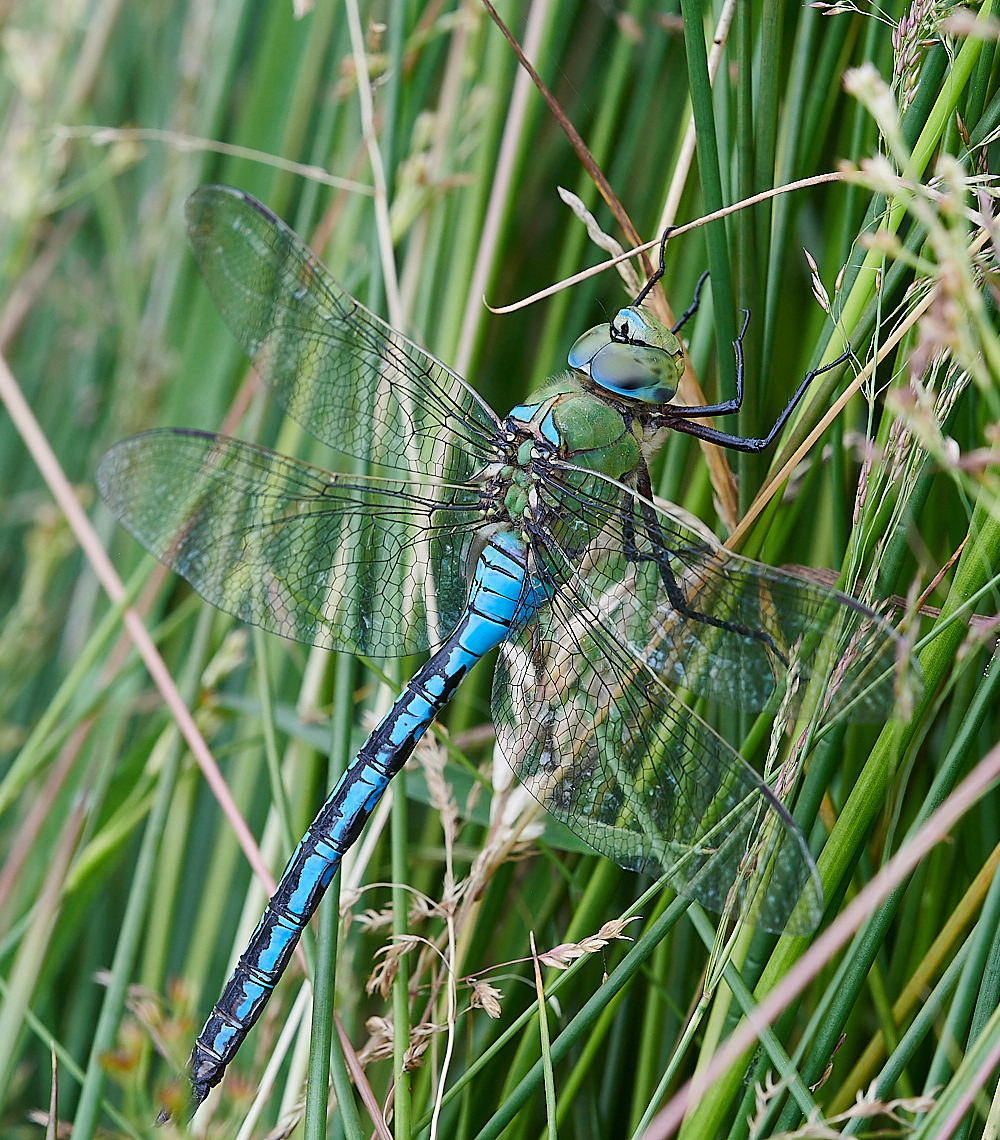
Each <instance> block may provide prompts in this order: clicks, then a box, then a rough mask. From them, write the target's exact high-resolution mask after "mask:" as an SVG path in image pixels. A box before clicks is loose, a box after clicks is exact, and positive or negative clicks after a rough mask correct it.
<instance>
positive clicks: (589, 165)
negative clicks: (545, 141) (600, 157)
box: [483, 0, 653, 278]
mask: <svg viewBox="0 0 1000 1140" xmlns="http://www.w3.org/2000/svg"><path fill="white" fill-rule="evenodd" d="M483 4H484V5H485V7H486V11H487V12H489V14H490V18H491V19H492V20H493V23H494V24H496V26H497V27H498V28H499V29H500V31H501V33H502V34H503V37H504V39H505V40H506V41H507V43H509V44H510V47H511V50H512V51H513V53H514V54H515V55H516V56H517V61H518V63H520V65H521V66H522V67H523V68H524V70H525V71H526V72H527V73H528V74H529V75H530V76H531V82H532V83H534V85H535V86H536V87H537V88H538V91H539V94H540V95H541V96H542V98H543V99H544V100H545V102H546V103H547V104H548V107H549V110H550V111H551V112H552V114H553V116H554V117H555V120H556V122H557V123H558V124H559V126H560V127H561V128H562V131H563V134H564V135H565V136H566V137H567V138H568V139H569V141H570V145H571V146H572V147H573V149H574V150H575V151H576V155H577V158H579V160H580V162H581V163H583V168H584V170H586V172H587V173H588V174H589V175H590V177H591V179H593V182H594V185H595V186H596V187H597V190H598V193H599V194H600V195H601V197H602V198H603V199H604V201H605V202H606V203H607V206H608V209H609V210H610V211H611V213H612V214H614V216H615V221H616V222H617V223H618V224H619V225H620V226H621V228H622V232H623V233H624V234H625V236H626V237H627V238H628V240H629V241H630V242H631V243H632V244H633V245H642V240H641V239H640V237H639V234H638V232H637V231H636V228H635V226H633V225H632V222H631V219H630V218H629V216H628V214H627V213H626V212H625V207H624V206H623V205H622V204H621V202H619V200H618V195H617V194H616V193H615V192H614V190H612V189H611V184H610V183H609V182H608V180H607V179H606V178H605V177H604V172H603V171H602V170H601V168H600V167H599V166H598V165H597V163H596V162H595V161H594V156H593V155H592V154H591V153H590V151H589V150H588V149H587V144H586V143H585V142H584V141H583V139H582V138H581V137H580V134H579V132H578V131H577V129H576V127H574V126H573V124H572V123H571V122H570V121H569V119H568V118H567V117H566V113H565V112H564V111H563V109H562V107H560V106H559V102H558V100H557V99H556V97H555V96H554V95H553V94H552V92H551V91H550V90H549V89H548V88H547V87H546V86H545V84H544V83H543V82H542V80H541V77H540V76H539V74H538V72H537V71H535V69H534V68H533V67H532V66H531V62H530V60H529V59H528V57H527V56H526V55H525V54H524V52H523V51H522V50H521V45H520V44H519V43H518V42H517V40H515V39H514V37H513V36H512V35H511V34H510V31H509V29H508V28H507V25H506V24H505V23H504V22H503V20H502V19H501V18H500V14H499V13H498V12H497V10H496V8H494V7H493V5H492V4H491V3H490V0H483ZM641 256H642V271H643V273H645V274H646V277H647V278H649V277H652V275H653V264H652V262H651V261H650V260H649V257H648V255H647V254H646V253H643V254H642V255H641Z"/></svg>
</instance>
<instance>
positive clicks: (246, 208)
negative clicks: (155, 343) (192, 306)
mask: <svg viewBox="0 0 1000 1140" xmlns="http://www.w3.org/2000/svg"><path fill="white" fill-rule="evenodd" d="M185 211H186V215H187V224H188V236H189V237H190V239H191V245H192V246H193V248H194V255H195V259H196V260H197V262H198V268H199V269H200V270H201V274H202V276H203V277H204V279H205V283H206V284H207V286H208V289H209V292H210V293H211V294H212V298H213V299H214V301H215V303H216V305H217V306H218V308H219V311H220V312H221V313H222V316H223V317H224V319H225V321H226V323H227V324H228V325H229V328H230V329H231V330H232V332H233V335H234V336H235V337H236V339H237V340H238V341H239V343H240V345H241V346H242V348H243V351H244V352H245V353H246V354H247V355H248V356H249V357H250V359H251V360H252V361H253V363H254V367H255V368H256V370H257V372H258V373H259V375H260V376H261V378H262V379H263V380H264V382H265V383H266V384H267V385H268V387H269V388H270V389H271V391H272V392H273V393H274V395H275V398H276V399H277V400H278V402H279V403H280V404H281V406H282V407H283V408H284V409H285V410H286V411H287V412H288V414H289V415H290V416H292V417H293V418H294V419H295V420H297V421H298V422H299V423H300V424H302V426H303V427H304V428H305V429H306V430H307V431H309V432H310V433H311V434H312V435H314V436H316V438H317V439H320V440H322V441H323V442H324V443H327V444H329V445H330V446H331V447H333V448H335V449H336V450H338V451H341V452H343V453H345V454H347V455H352V456H354V457H355V458H357V459H360V460H363V461H365V462H371V463H373V464H375V465H377V466H384V467H389V468H392V469H394V470H397V471H402V472H405V473H406V474H407V475H417V474H420V475H435V476H437V477H439V478H443V479H448V480H455V481H462V480H464V479H465V478H467V477H468V476H469V475H470V474H472V473H473V472H474V471H475V470H477V469H479V468H481V467H482V466H483V464H484V463H486V462H488V461H489V460H490V459H492V458H494V454H493V448H492V441H493V440H494V439H495V436H496V432H497V430H498V421H497V418H496V416H495V414H494V413H493V411H492V410H491V409H490V407H489V406H488V405H487V404H486V403H485V402H484V401H483V400H482V399H481V398H480V397H479V396H478V395H477V394H476V393H475V392H474V391H473V390H472V389H471V388H470V387H469V386H468V385H467V384H465V382H464V381H463V380H462V379H461V378H460V377H459V376H457V375H456V374H455V373H454V372H451V371H450V370H449V369H448V368H446V367H445V366H444V365H443V364H441V363H439V362H438V361H437V360H435V359H434V358H433V357H432V356H429V355H428V354H427V353H426V352H424V351H423V349H421V348H418V347H417V345H415V344H413V343H412V342H411V341H409V340H407V339H406V338H405V337H404V336H402V335H401V334H400V333H398V332H396V331H394V330H393V329H392V328H391V327H390V326H389V325H387V324H386V323H385V322H384V321H382V320H380V319H379V318H378V317H377V316H375V314H374V313H371V312H369V311H368V310H367V309H366V308H365V307H364V306H363V305H361V304H359V303H358V302H357V301H355V300H354V298H353V297H351V295H350V294H349V293H347V292H345V291H344V290H343V289H342V288H341V287H340V286H339V285H338V284H337V282H336V281H335V280H334V279H333V277H331V276H330V274H329V272H328V271H327V270H326V269H325V268H324V266H323V265H322V264H321V263H320V262H319V260H318V259H317V258H316V256H315V255H314V254H313V253H312V251H311V250H310V249H309V248H308V247H307V246H306V245H304V244H303V242H302V241H301V240H300V239H299V238H298V237H297V236H296V234H295V233H294V232H293V231H292V230H290V229H289V228H288V227H287V226H286V225H285V224H284V222H282V221H281V220H280V219H278V218H276V217H275V216H274V215H273V214H272V213H271V212H270V211H269V210H267V209H266V208H265V207H264V206H262V205H261V204H260V202H258V201H256V199H254V198H252V197H250V195H248V194H244V193H242V192H241V191H239V190H234V189H232V188H231V187H227V186H202V187H200V188H199V189H198V190H195V192H194V193H193V194H192V195H191V196H190V198H188V200H187V205H186V207H185Z"/></svg>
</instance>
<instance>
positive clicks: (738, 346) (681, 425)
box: [667, 310, 851, 453]
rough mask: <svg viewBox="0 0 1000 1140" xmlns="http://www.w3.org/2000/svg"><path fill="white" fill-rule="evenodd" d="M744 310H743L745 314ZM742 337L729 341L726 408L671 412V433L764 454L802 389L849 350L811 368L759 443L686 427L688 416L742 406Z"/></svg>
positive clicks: (690, 425) (720, 412) (844, 357)
mask: <svg viewBox="0 0 1000 1140" xmlns="http://www.w3.org/2000/svg"><path fill="white" fill-rule="evenodd" d="M745 311H746V310H744V312H745ZM743 331H744V332H745V331H746V322H744V324H743ZM742 337H743V333H742V332H741V333H740V336H739V337H738V338H737V339H736V340H735V341H733V348H734V349H735V350H736V398H735V400H731V401H729V402H728V403H726V404H711V405H706V406H705V407H703V408H671V409H670V414H669V416H668V417H667V422H668V424H669V426H670V427H672V428H673V429H674V430H675V431H682V432H685V433H686V434H687V435H693V436H695V437H696V438H697V439H704V440H706V441H707V442H708V443H716V444H718V445H719V446H720V447H728V448H729V449H730V450H731V451H745V452H750V453H757V452H761V451H766V450H767V448H769V447H770V446H771V444H772V443H773V442H774V441H775V439H777V437H778V434H779V432H780V431H781V429H782V428H783V427H784V426H785V423H786V422H787V420H788V417H789V416H790V415H791V414H792V412H793V411H794V409H795V405H796V404H798V402H799V400H801V399H802V397H803V395H804V394H805V391H806V389H807V388H808V387H809V385H810V384H811V383H812V382H813V380H815V379H816V377H817V376H820V375H821V374H822V373H824V372H829V371H830V369H831V368H836V367H838V365H841V364H843V363H844V361H845V360H847V358H848V357H849V356H850V355H851V350H850V349H849V348H848V349H847V350H845V351H844V352H842V353H841V354H840V356H838V357H837V359H836V360H831V361H830V363H829V364H824V365H823V366H822V367H821V368H814V369H813V370H812V372H807V373H806V374H805V376H804V377H803V378H802V382H801V383H800V384H799V386H798V388H796V389H795V392H794V394H793V395H792V398H791V399H790V400H789V401H788V403H787V404H786V405H785V410H784V411H783V412H782V413H781V415H780V416H778V418H777V419H776V420H775V422H774V425H773V426H772V428H771V430H770V431H769V432H768V433H767V435H765V436H762V437H761V438H759V439H747V438H744V437H743V436H739V435H731V434H730V433H729V432H724V431H717V430H716V429H715V428H710V427H706V426H705V425H704V424H693V423H688V422H687V419H686V417H688V416H703V415H724V414H726V413H728V412H734V411H738V410H739V406H740V404H741V403H742V402H743V345H742Z"/></svg>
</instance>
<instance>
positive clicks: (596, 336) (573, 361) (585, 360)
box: [567, 325, 611, 372]
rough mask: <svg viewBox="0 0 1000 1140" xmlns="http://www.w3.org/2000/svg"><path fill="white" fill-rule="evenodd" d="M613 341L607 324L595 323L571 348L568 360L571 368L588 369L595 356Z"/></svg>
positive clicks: (582, 370) (584, 370)
mask: <svg viewBox="0 0 1000 1140" xmlns="http://www.w3.org/2000/svg"><path fill="white" fill-rule="evenodd" d="M610 343H611V330H610V329H609V328H608V326H607V325H594V327H593V328H592V329H588V330H587V331H586V332H585V333H584V334H583V336H581V337H577V339H576V341H575V343H574V345H573V347H572V348H571V349H570V350H569V356H568V357H567V361H568V363H569V366H570V368H578V369H579V370H580V371H581V372H586V371H588V367H587V366H588V365H589V364H590V362H591V361H592V360H593V359H594V357H595V356H596V355H597V354H598V353H599V352H600V351H601V349H602V348H604V346H605V345H607V344H610Z"/></svg>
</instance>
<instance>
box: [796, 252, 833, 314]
mask: <svg viewBox="0 0 1000 1140" xmlns="http://www.w3.org/2000/svg"><path fill="white" fill-rule="evenodd" d="M802 252H803V253H804V254H805V255H806V261H807V262H808V263H809V272H810V275H811V278H812V293H813V296H814V297H815V298H816V304H817V305H819V307H820V308H821V309H822V310H823V312H824V313H829V312H830V296H829V294H828V293H827V291H826V289H825V287H824V285H823V280H822V278H821V277H820V275H819V266H818V265H817V264H816V260H815V258H814V257H813V255H812V254H811V253H810V252H809V250H807V249H806V248H805V246H803V247H802Z"/></svg>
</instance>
